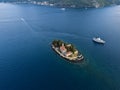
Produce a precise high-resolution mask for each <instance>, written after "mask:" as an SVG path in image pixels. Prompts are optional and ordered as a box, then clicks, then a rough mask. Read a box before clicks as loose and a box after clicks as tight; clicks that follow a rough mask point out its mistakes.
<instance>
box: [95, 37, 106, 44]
mask: <svg viewBox="0 0 120 90" xmlns="http://www.w3.org/2000/svg"><path fill="white" fill-rule="evenodd" d="M93 41H94V42H96V43H99V44H104V43H105V41H104V40H102V39H101V38H100V37H98V38H95V37H94V38H93Z"/></svg>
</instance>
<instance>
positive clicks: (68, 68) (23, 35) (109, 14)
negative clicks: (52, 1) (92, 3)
mask: <svg viewBox="0 0 120 90" xmlns="http://www.w3.org/2000/svg"><path fill="white" fill-rule="evenodd" d="M96 36H100V37H101V38H102V39H104V40H105V41H106V44H105V45H98V44H95V43H93V42H92V38H93V37H96ZM54 39H62V40H64V41H66V42H69V43H73V44H74V45H75V46H76V47H77V49H79V50H80V51H81V52H82V54H83V55H84V56H85V61H83V62H81V63H77V64H73V63H70V62H67V61H65V60H64V59H62V58H61V57H59V56H58V55H57V54H56V53H55V52H53V50H52V49H51V47H50V43H51V41H52V40H54ZM119 39H120V6H114V7H106V8H99V9H87V10H85V9H66V10H65V11H62V10H61V9H60V8H55V7H46V6H38V5H32V4H9V3H8V4H4V3H1V4H0V90H120V40H119Z"/></svg>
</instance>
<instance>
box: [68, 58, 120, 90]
mask: <svg viewBox="0 0 120 90" xmlns="http://www.w3.org/2000/svg"><path fill="white" fill-rule="evenodd" d="M68 65H70V66H72V69H73V70H75V71H77V72H78V73H79V74H81V73H85V75H87V76H85V78H88V77H89V79H91V78H92V79H91V80H93V81H95V82H98V83H99V85H100V86H101V85H102V86H104V87H102V88H101V89H102V90H104V89H107V90H118V88H119V87H117V86H118V85H117V83H116V81H115V80H114V79H113V77H112V76H111V75H109V74H107V73H106V72H107V71H105V70H104V69H101V68H100V67H99V66H97V65H96V64H95V63H90V61H89V59H87V58H86V59H85V60H83V61H81V62H80V63H70V62H68ZM78 78H79V76H78ZM91 82H92V81H91ZM98 88H99V87H98ZM101 89H100V90H101Z"/></svg>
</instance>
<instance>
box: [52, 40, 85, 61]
mask: <svg viewBox="0 0 120 90" xmlns="http://www.w3.org/2000/svg"><path fill="white" fill-rule="evenodd" d="M52 49H53V50H54V51H55V52H56V53H58V54H59V55H60V56H61V57H63V58H65V59H66V60H68V61H70V62H79V61H81V60H83V59H84V57H83V55H82V54H81V53H80V52H79V51H78V50H77V49H76V48H75V46H74V45H72V44H69V43H66V42H64V41H62V40H54V41H53V42H52Z"/></svg>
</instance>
